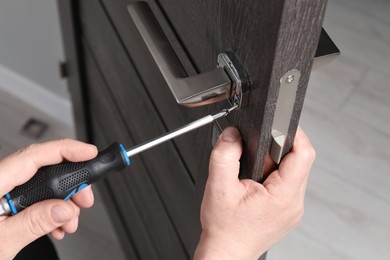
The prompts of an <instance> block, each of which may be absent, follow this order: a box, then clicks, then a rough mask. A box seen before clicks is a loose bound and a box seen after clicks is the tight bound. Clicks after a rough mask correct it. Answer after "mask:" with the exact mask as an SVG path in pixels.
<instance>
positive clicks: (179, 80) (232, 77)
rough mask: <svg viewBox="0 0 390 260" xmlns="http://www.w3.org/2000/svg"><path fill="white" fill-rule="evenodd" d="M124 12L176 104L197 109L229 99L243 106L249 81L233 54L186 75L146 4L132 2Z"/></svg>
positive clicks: (220, 57)
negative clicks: (126, 11)
mask: <svg viewBox="0 0 390 260" xmlns="http://www.w3.org/2000/svg"><path fill="white" fill-rule="evenodd" d="M127 10H128V12H129V14H130V17H131V19H132V20H133V22H134V24H135V26H136V28H137V29H138V32H139V33H140V35H141V37H142V39H143V41H144V42H145V45H146V47H147V49H148V51H149V52H150V54H151V56H152V57H153V60H154V62H155V63H156V65H157V67H158V69H159V70H160V72H161V74H162V76H163V78H164V79H165V81H166V83H167V85H168V87H169V88H170V90H171V92H172V94H173V96H174V98H175V99H176V102H177V103H178V104H180V105H184V106H187V107H196V106H201V105H206V104H211V103H216V102H219V101H222V100H226V99H228V100H230V102H231V103H232V105H233V104H237V103H240V105H242V101H243V93H244V92H246V91H247V90H248V89H249V85H250V81H249V77H248V75H247V73H246V71H245V70H244V69H243V66H242V65H241V64H239V63H238V61H237V59H236V58H235V57H234V55H233V54H232V53H221V54H219V55H218V60H217V63H218V66H217V67H216V68H215V69H213V70H211V71H208V72H204V73H200V74H197V75H194V76H187V74H186V72H185V71H184V69H183V66H182V64H181V62H180V60H179V58H178V57H177V55H176V54H175V52H174V50H173V48H172V46H171V44H170V43H169V41H168V39H167V37H166V35H165V34H164V32H163V30H162V28H161V26H160V25H159V23H158V21H157V19H156V18H155V16H154V15H153V12H152V10H151V9H150V7H149V6H148V4H147V3H146V2H141V1H139V2H134V3H132V4H130V5H128V6H127ZM233 61H234V62H233Z"/></svg>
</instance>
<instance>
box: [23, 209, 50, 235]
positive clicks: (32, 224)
mask: <svg viewBox="0 0 390 260" xmlns="http://www.w3.org/2000/svg"><path fill="white" fill-rule="evenodd" d="M25 216H26V217H25V218H24V221H23V222H22V223H23V229H24V230H26V231H27V232H29V233H30V234H32V235H33V236H36V237H40V236H42V235H44V234H47V233H49V232H50V231H51V230H50V228H49V226H48V225H47V224H46V222H45V221H44V220H43V219H42V217H41V216H40V215H38V214H26V215H25Z"/></svg>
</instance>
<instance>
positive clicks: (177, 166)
mask: <svg viewBox="0 0 390 260" xmlns="http://www.w3.org/2000/svg"><path fill="white" fill-rule="evenodd" d="M132 2H134V1H132V0H100V1H98V0H82V1H72V0H67V1H64V0H60V1H59V8H60V13H61V19H62V26H63V32H64V40H65V48H66V55H67V59H68V65H69V67H68V71H69V85H70V89H71V93H72V99H73V102H74V104H75V117H76V123H77V130H78V136H79V138H81V139H84V140H87V141H90V142H93V143H95V144H97V145H98V146H99V147H100V148H104V147H105V146H107V145H109V144H110V143H111V142H113V141H119V142H121V143H123V144H124V145H125V146H126V147H131V146H133V145H136V144H139V143H141V142H144V141H146V140H148V139H151V138H154V137H156V136H159V135H161V134H162V133H165V132H167V131H169V130H172V129H174V128H176V127H179V126H181V125H184V124H186V123H189V122H191V121H192V120H195V119H197V118H199V117H202V116H205V115H207V114H209V113H213V112H216V111H218V110H219V109H220V108H222V107H224V106H227V103H226V102H221V103H218V104H213V105H208V106H203V107H197V108H185V107H182V106H180V105H178V104H177V103H176V102H175V99H174V98H173V96H172V94H171V92H170V90H169V88H168V87H167V85H166V83H165V81H164V79H163V77H162V75H161V73H160V72H159V70H158V69H157V66H156V64H155V63H154V61H153V59H152V57H151V55H150V54H149V52H148V50H147V48H146V47H145V43H144V41H143V40H142V39H141V37H140V35H139V32H138V30H137V28H136V27H135V25H134V23H133V22H132V19H130V16H129V13H128V10H127V6H128V5H129V4H131V3H132ZM146 2H147V4H148V5H149V7H150V9H151V12H152V15H153V16H155V17H156V19H157V21H158V23H159V24H160V26H161V27H162V29H163V31H164V33H165V34H166V36H167V38H168V40H169V41H170V43H171V45H172V47H173V49H174V51H175V52H176V54H177V56H178V58H179V59H180V61H181V63H182V66H183V68H184V70H185V71H186V73H187V74H188V75H194V74H197V73H201V72H205V71H209V70H211V69H213V68H214V67H215V66H216V59H217V55H218V54H219V53H220V52H224V51H231V52H233V53H234V54H235V56H236V57H237V58H238V59H239V60H240V63H241V64H242V65H243V66H244V67H245V68H246V70H247V72H248V74H249V76H250V79H251V81H252V83H253V84H252V86H251V89H250V91H249V93H248V97H249V103H248V105H247V106H246V107H243V108H242V109H240V110H238V111H236V112H235V113H233V114H232V115H230V116H229V118H228V122H229V123H230V124H232V125H236V126H237V127H238V128H239V129H240V131H241V133H242V135H243V139H244V145H245V149H244V150H245V151H244V157H243V159H242V165H243V166H242V172H241V174H242V176H243V177H249V178H252V179H255V180H259V181H261V179H262V178H263V173H264V172H265V171H266V168H267V167H268V166H266V163H265V162H266V161H267V158H268V157H267V154H268V151H269V149H270V146H271V141H272V138H271V130H272V124H273V117H274V113H275V106H276V103H277V98H278V94H279V88H280V80H281V78H282V77H283V76H284V75H285V74H286V73H287V72H288V71H291V70H293V69H296V70H299V71H300V73H301V77H300V80H299V85H298V91H297V95H296V99H295V101H294V109H293V113H292V119H291V122H290V124H289V127H288V136H287V145H286V146H285V148H284V151H283V153H284V154H285V153H286V152H288V150H289V149H290V148H291V143H292V140H293V137H294V135H295V131H296V128H297V124H298V121H299V116H300V113H301V109H302V105H303V100H304V95H305V91H306V87H307V83H308V79H309V75H310V71H311V64H312V60H313V57H314V54H315V50H316V46H317V42H318V38H319V34H320V30H321V24H322V19H323V14H324V10H325V4H326V3H325V2H326V1H325V0H277V1H268V0H264V1H263V0H240V1H234V0H209V1H193V0H148V1H146ZM211 138H212V126H209V127H204V128H202V129H199V130H197V131H194V132H192V133H189V134H187V135H185V136H182V137H179V138H177V139H176V140H174V141H172V142H168V143H166V144H163V145H160V146H159V147H156V148H154V149H152V150H149V151H146V152H144V153H142V154H141V155H137V156H135V157H134V158H132V165H131V167H130V168H129V170H127V171H125V172H123V173H119V174H116V175H112V176H110V177H109V178H107V179H106V180H105V181H104V182H103V183H102V184H100V188H101V190H102V191H103V192H104V194H105V198H106V205H107V208H108V209H109V210H110V211H111V212H112V213H111V214H110V215H111V216H112V219H113V222H114V224H115V226H116V228H117V231H118V235H119V236H120V237H121V239H122V241H123V248H124V250H125V251H126V253H127V255H128V256H129V259H188V258H191V257H192V256H193V253H194V250H195V247H196V245H197V241H198V239H199V234H200V231H201V230H200V223H199V209H200V202H201V199H202V194H203V190H204V184H205V181H206V179H207V174H208V160H209V154H210V151H211V149H212V145H211Z"/></svg>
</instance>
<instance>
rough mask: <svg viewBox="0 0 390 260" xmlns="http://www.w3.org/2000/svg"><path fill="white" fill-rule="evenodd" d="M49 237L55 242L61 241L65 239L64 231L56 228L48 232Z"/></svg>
mask: <svg viewBox="0 0 390 260" xmlns="http://www.w3.org/2000/svg"><path fill="white" fill-rule="evenodd" d="M50 235H51V237H52V238H54V239H55V240H62V239H64V237H65V231H64V230H62V228H57V229H55V230H53V231H52V232H50Z"/></svg>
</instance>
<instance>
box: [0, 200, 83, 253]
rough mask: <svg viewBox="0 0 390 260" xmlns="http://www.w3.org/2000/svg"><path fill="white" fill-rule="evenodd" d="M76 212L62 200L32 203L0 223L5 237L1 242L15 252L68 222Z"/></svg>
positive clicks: (69, 204)
mask: <svg viewBox="0 0 390 260" xmlns="http://www.w3.org/2000/svg"><path fill="white" fill-rule="evenodd" d="M76 213H77V212H76V209H75V206H74V205H72V204H71V203H68V202H65V201H62V200H47V201H43V202H39V203H37V204H34V205H32V206H30V207H28V208H27V209H25V210H23V211H21V212H20V213H18V214H17V215H15V216H12V217H9V218H7V219H5V220H4V221H2V222H1V223H0V227H1V229H0V230H1V232H2V234H1V236H2V237H4V238H7V239H4V240H2V243H5V245H4V246H5V247H7V248H10V249H12V250H14V251H15V253H16V252H18V251H19V250H21V249H22V248H23V247H25V246H26V245H28V244H30V243H31V242H33V241H34V240H36V239H38V238H39V237H41V236H43V235H46V234H48V233H50V232H52V231H54V230H55V229H57V228H59V227H61V226H63V225H65V224H66V223H68V222H69V221H70V220H72V219H73V218H74V217H75V216H76ZM7 243H8V244H7Z"/></svg>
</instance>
